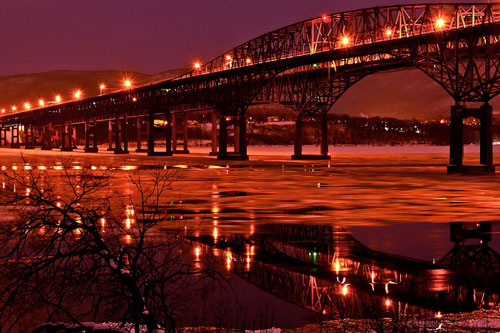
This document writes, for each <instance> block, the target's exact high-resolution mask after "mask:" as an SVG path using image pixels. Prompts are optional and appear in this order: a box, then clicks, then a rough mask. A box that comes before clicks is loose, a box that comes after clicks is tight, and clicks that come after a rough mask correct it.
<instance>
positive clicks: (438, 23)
mask: <svg viewBox="0 0 500 333" xmlns="http://www.w3.org/2000/svg"><path fill="white" fill-rule="evenodd" d="M444 23H445V22H444V19H443V18H441V17H440V18H438V19H437V21H436V28H438V29H442V28H443V27H444Z"/></svg>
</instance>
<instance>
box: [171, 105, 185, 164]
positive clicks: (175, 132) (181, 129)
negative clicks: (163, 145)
mask: <svg viewBox="0 0 500 333" xmlns="http://www.w3.org/2000/svg"><path fill="white" fill-rule="evenodd" d="M178 120H179V117H177V116H176V114H175V113H174V114H172V153H174V154H189V149H188V140H189V137H188V121H187V114H186V113H184V114H182V123H181V124H179V123H178ZM179 125H180V126H179ZM178 137H181V138H182V142H181V144H182V145H183V149H177V144H178V142H177V138H178Z"/></svg>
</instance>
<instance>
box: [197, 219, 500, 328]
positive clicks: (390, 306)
mask: <svg viewBox="0 0 500 333" xmlns="http://www.w3.org/2000/svg"><path fill="white" fill-rule="evenodd" d="M188 239H190V240H191V241H192V242H193V243H192V244H193V246H197V247H198V249H199V250H198V251H199V253H202V254H203V256H204V257H205V258H207V257H209V258H214V259H215V260H216V262H219V263H220V264H222V265H224V266H226V269H228V270H230V271H232V272H234V273H236V274H237V275H239V276H241V277H242V278H244V279H245V280H247V281H249V282H250V283H252V284H254V285H256V286H258V287H259V288H261V289H263V290H265V291H267V292H269V293H271V294H273V295H276V296H278V297H280V298H282V299H285V300H287V301H290V302H292V303H294V304H297V305H299V306H302V307H304V308H307V309H310V310H312V311H315V312H318V313H321V314H324V315H327V316H331V317H337V318H338V317H341V318H342V317H348V318H352V317H357V318H366V316H367V315H369V318H372V317H377V316H382V317H386V316H387V315H388V314H390V315H396V316H404V317H413V316H418V317H425V316H427V317H428V316H431V317H432V316H433V315H434V313H436V312H438V311H440V312H460V311H472V310H476V309H480V308H489V307H493V306H496V305H497V304H498V303H499V302H500V281H499V280H498V274H499V273H500V254H498V253H497V252H495V251H494V250H493V249H492V248H491V247H489V246H488V242H489V241H491V239H492V223H491V222H482V223H477V224H476V223H460V222H454V223H450V241H451V242H453V243H454V246H453V248H452V249H451V250H450V251H449V252H448V253H447V254H446V255H444V256H443V257H442V258H441V259H439V260H434V261H433V262H428V261H422V260H417V259H412V258H406V257H401V256H397V255H393V254H389V253H384V252H379V251H376V250H372V249H369V248H368V247H366V246H364V245H363V244H361V243H360V242H359V241H358V240H357V239H355V238H354V237H353V236H351V235H350V234H349V233H348V232H347V231H346V230H345V229H343V228H340V227H333V226H329V225H307V226H306V225H294V224H290V225H289V224H283V225H268V226H260V227H259V228H258V230H257V233H256V234H254V235H252V236H244V235H233V236H228V237H219V238H218V239H215V238H213V237H211V236H198V237H188ZM214 249H218V250H217V251H215V250H214Z"/></svg>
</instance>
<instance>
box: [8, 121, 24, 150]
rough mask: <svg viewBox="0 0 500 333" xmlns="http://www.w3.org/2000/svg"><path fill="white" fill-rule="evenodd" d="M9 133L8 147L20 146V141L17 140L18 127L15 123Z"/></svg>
mask: <svg viewBox="0 0 500 333" xmlns="http://www.w3.org/2000/svg"><path fill="white" fill-rule="evenodd" d="M10 135H11V140H10V148H19V147H20V146H21V143H20V140H19V127H18V126H17V125H16V126H12V127H11V129H10Z"/></svg>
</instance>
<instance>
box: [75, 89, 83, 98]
mask: <svg viewBox="0 0 500 333" xmlns="http://www.w3.org/2000/svg"><path fill="white" fill-rule="evenodd" d="M74 96H75V98H76V99H79V98H80V97H81V96H82V92H81V91H80V90H77V91H75V94H74Z"/></svg>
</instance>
